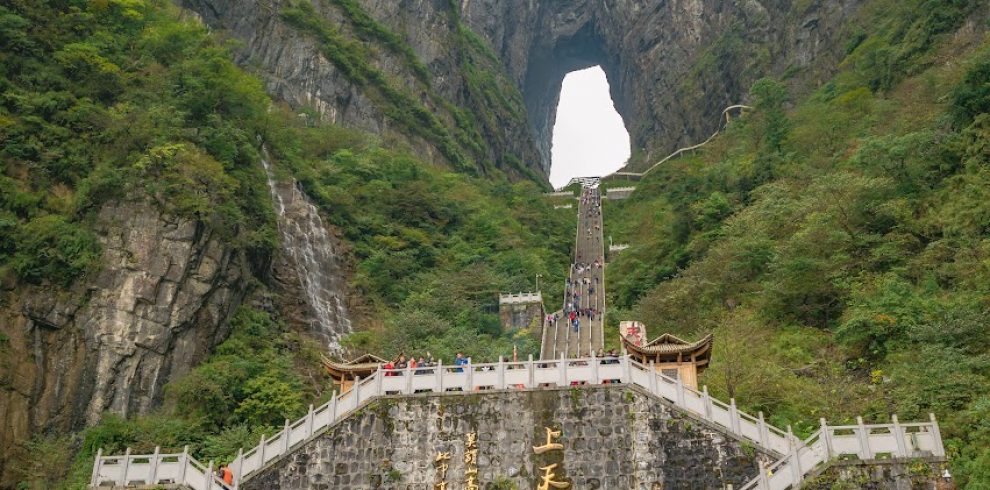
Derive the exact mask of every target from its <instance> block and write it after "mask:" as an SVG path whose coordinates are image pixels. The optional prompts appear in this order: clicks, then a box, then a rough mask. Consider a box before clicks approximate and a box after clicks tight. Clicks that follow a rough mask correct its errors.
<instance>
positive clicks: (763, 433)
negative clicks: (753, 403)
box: [756, 410, 770, 448]
mask: <svg viewBox="0 0 990 490" xmlns="http://www.w3.org/2000/svg"><path fill="white" fill-rule="evenodd" d="M757 415H759V418H757V419H756V428H757V429H758V431H759V433H760V445H761V446H763V447H764V448H766V447H769V446H770V443H769V442H768V441H767V439H768V436H769V434H767V421H766V419H764V418H763V410H760V411H759V412H757Z"/></svg>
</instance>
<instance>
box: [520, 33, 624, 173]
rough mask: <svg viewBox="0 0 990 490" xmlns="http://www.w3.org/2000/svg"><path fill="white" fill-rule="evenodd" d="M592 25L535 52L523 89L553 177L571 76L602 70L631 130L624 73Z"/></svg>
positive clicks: (544, 161)
mask: <svg viewBox="0 0 990 490" xmlns="http://www.w3.org/2000/svg"><path fill="white" fill-rule="evenodd" d="M605 46H606V43H605V40H604V39H603V38H602V36H601V35H600V34H599V33H598V31H597V29H596V28H595V25H594V24H593V23H592V22H586V23H584V24H583V25H582V26H581V27H580V28H579V29H577V30H576V31H575V32H574V33H573V34H572V35H570V36H566V37H561V38H557V39H553V40H552V43H550V44H549V45H548V46H546V48H544V49H538V50H534V52H533V53H532V54H531V56H530V60H529V69H528V70H527V71H526V80H525V83H524V85H523V99H524V101H525V104H526V109H527V118H528V121H529V125H530V128H531V129H532V132H533V139H534V143H535V144H536V148H537V151H538V152H539V154H540V158H541V160H542V166H543V169H544V173H546V175H548V176H549V175H550V164H551V162H552V161H551V151H550V149H551V145H552V142H553V128H554V124H555V123H556V118H557V106H558V104H559V103H560V91H561V87H562V86H563V82H564V77H566V76H567V74H568V73H571V72H574V71H578V70H583V69H587V68H591V67H594V66H600V67H601V69H602V71H604V72H605V78H606V80H608V84H609V92H610V94H609V95H610V96H611V97H612V102H613V103H614V104H615V110H616V112H617V113H618V114H619V117H621V118H622V124H623V125H625V126H626V128H628V127H629V117H628V116H627V114H628V112H629V111H628V109H627V107H625V100H624V99H623V98H622V96H621V93H620V90H618V88H617V87H619V86H620V85H621V82H620V81H619V77H620V71H619V69H618V66H617V65H618V63H617V61H616V59H615V57H614V56H609V55H608V54H607V51H606V49H605Z"/></svg>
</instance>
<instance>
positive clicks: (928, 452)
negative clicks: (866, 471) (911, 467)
mask: <svg viewBox="0 0 990 490" xmlns="http://www.w3.org/2000/svg"><path fill="white" fill-rule="evenodd" d="M856 421H857V424H856V425H828V424H826V422H825V419H820V420H819V422H820V425H821V428H820V429H819V430H818V431H816V432H815V433H814V434H812V435H811V436H810V437H808V438H807V439H806V440H805V441H804V442H803V443H802V444H801V445H800V446H798V445H794V446H792V448H791V451H790V452H789V453H788V454H787V455H786V456H784V457H783V458H780V459H779V460H777V461H775V462H774V463H772V464H771V465H770V466H766V467H763V466H761V468H760V472H759V474H757V476H756V477H755V478H753V479H752V480H750V481H749V482H747V483H746V484H745V485H743V486H742V487H741V489H740V490H754V489H759V490H788V489H796V488H799V487H800V486H801V483H802V482H803V481H804V479H805V477H806V476H807V475H808V474H809V473H811V472H812V471H814V470H816V469H818V468H820V467H822V466H823V465H825V464H827V463H828V462H829V461H831V460H833V459H835V458H840V457H845V458H848V457H854V458H857V459H859V460H863V461H866V460H871V459H875V458H876V457H877V456H878V455H888V456H890V457H895V458H917V457H925V456H934V457H937V458H944V457H945V447H944V446H943V444H942V436H941V433H940V432H939V428H938V421H937V420H936V419H935V414H929V422H914V423H907V424H902V423H900V422H899V421H898V420H897V416H896V415H893V416H891V423H890V424H865V423H863V418H862V417H857V418H856ZM908 427H910V428H918V429H920V430H919V431H917V432H907V431H906V430H905V429H906V428H908ZM877 430H882V431H883V432H875V431H877ZM850 431H851V432H852V433H847V432H850ZM840 432H841V433H840Z"/></svg>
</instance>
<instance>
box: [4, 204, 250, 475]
mask: <svg viewBox="0 0 990 490" xmlns="http://www.w3.org/2000/svg"><path fill="white" fill-rule="evenodd" d="M96 230H97V231H98V232H99V233H100V235H101V241H102V244H103V258H102V264H103V266H102V269H101V270H99V271H98V272H96V273H93V274H92V275H91V276H90V277H88V278H87V279H85V280H82V281H77V284H76V285H75V286H73V288H72V289H71V290H69V291H61V292H55V293H53V292H52V291H50V290H35V289H23V290H19V291H18V292H17V293H18V294H17V296H16V297H6V298H4V299H5V300H6V302H5V303H3V304H0V325H2V327H3V332H4V333H5V334H6V335H7V336H8V340H7V342H5V344H4V345H3V346H0V349H3V351H2V353H0V357H2V359H3V360H2V364H0V376H2V377H0V388H2V389H0V421H2V424H3V425H2V426H0V468H2V467H3V466H4V465H3V463H4V458H5V456H4V455H9V454H11V450H10V449H11V447H12V445H13V444H15V443H16V442H20V441H23V440H26V439H28V438H30V436H31V434H33V433H36V432H39V431H50V430H59V431H65V430H69V429H78V428H81V427H82V426H84V425H86V424H89V423H94V422H96V421H97V420H98V419H99V417H100V416H101V415H102V414H103V412H105V411H113V412H116V413H119V414H123V415H129V414H137V413H143V412H146V411H148V410H149V409H150V408H152V407H153V406H154V405H155V404H156V403H157V402H158V401H159V400H160V398H161V395H162V387H163V385H164V384H165V383H166V382H168V381H169V380H171V379H174V378H175V377H177V376H179V375H181V374H183V373H185V372H187V371H188V370H189V369H191V368H192V367H193V366H195V365H196V364H197V363H198V362H200V361H201V360H203V359H204V358H205V357H206V356H207V355H208V354H209V352H210V351H211V350H212V347H213V346H214V345H215V344H217V343H218V342H219V341H221V340H222V339H223V338H225V337H226V335H227V333H228V332H226V331H225V327H226V325H227V321H226V320H227V318H228V317H229V315H230V314H231V312H232V311H233V310H234V309H236V308H237V306H238V305H239V304H240V302H241V300H242V299H243V298H244V296H245V293H246V289H247V283H248V282H247V280H246V278H247V276H248V274H249V272H248V271H247V270H246V266H247V265H246V259H245V258H244V257H242V256H241V255H240V254H239V253H237V252H235V251H234V250H233V249H231V248H230V247H229V246H228V245H226V244H225V241H224V240H223V239H222V238H219V237H215V236H213V234H212V233H211V230H210V229H209V228H207V227H205V226H203V225H201V224H198V223H197V222H195V221H192V220H186V219H177V218H172V217H169V216H166V215H163V214H162V213H161V212H160V211H159V210H158V209H157V208H155V207H154V206H152V205H151V204H148V203H146V202H130V203H117V204H110V205H107V206H105V207H104V208H103V209H102V210H101V212H100V214H99V217H98V220H97V225H96ZM5 484H12V483H11V482H0V486H4V485H5Z"/></svg>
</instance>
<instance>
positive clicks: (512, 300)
mask: <svg viewBox="0 0 990 490" xmlns="http://www.w3.org/2000/svg"><path fill="white" fill-rule="evenodd" d="M542 302H543V293H542V292H540V291H537V292H535V293H534V292H526V293H516V294H512V293H509V294H501V293H499V295H498V304H500V305H515V304H525V303H542Z"/></svg>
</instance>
